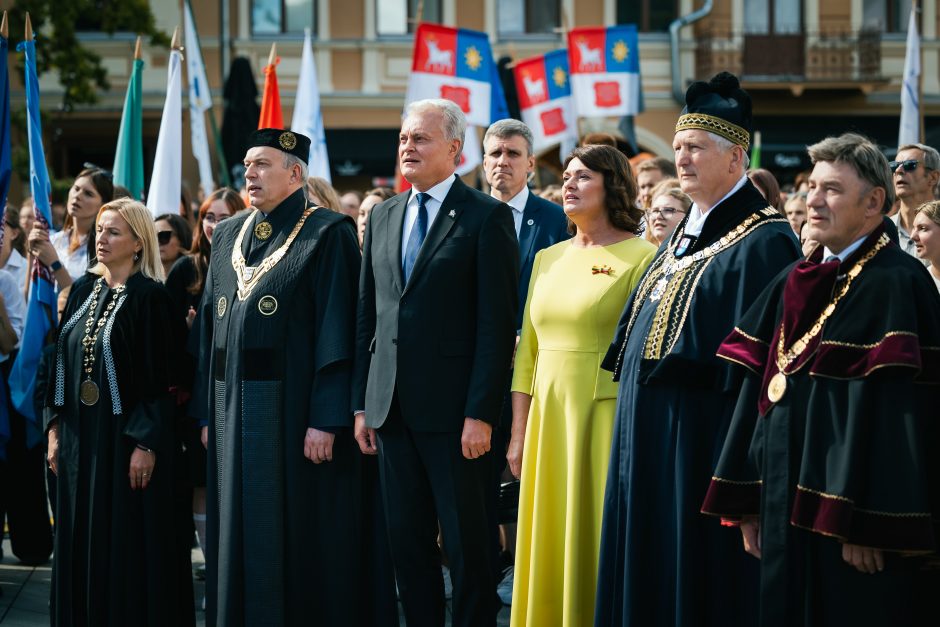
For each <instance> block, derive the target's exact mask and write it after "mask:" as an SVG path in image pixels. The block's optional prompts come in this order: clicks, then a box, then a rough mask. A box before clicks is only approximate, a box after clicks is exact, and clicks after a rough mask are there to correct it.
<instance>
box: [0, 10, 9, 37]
mask: <svg viewBox="0 0 940 627" xmlns="http://www.w3.org/2000/svg"><path fill="white" fill-rule="evenodd" d="M0 35H2V36H3V38H4V39H9V38H10V24H9V23H8V21H7V12H6V11H4V12H3V22H2V23H0Z"/></svg>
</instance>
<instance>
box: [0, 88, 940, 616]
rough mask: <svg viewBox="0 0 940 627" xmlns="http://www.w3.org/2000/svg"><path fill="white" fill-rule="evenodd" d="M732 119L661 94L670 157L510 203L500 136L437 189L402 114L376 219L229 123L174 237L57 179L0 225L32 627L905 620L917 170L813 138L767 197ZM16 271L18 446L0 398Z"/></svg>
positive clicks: (926, 350) (612, 168)
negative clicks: (46, 286)
mask: <svg viewBox="0 0 940 627" xmlns="http://www.w3.org/2000/svg"><path fill="white" fill-rule="evenodd" d="M750 102H751V101H750V97H749V96H748V94H747V93H746V92H745V91H744V90H743V89H742V88H741V87H740V85H739V84H738V81H737V79H736V78H735V77H734V76H732V75H730V74H727V73H722V74H719V75H718V76H716V77H714V78H713V79H712V80H711V81H709V82H696V83H694V84H693V85H692V86H691V87H690V88H689V90H688V92H687V94H686V106H685V108H684V109H683V112H682V115H681V116H680V118H679V119H678V121H677V123H676V132H675V137H674V141H673V150H674V153H673V155H672V159H669V158H664V157H655V158H652V159H646V160H642V161H639V162H636V163H631V161H630V160H628V159H627V157H626V156H625V155H624V154H623V153H621V152H620V151H619V150H618V149H617V147H616V142H615V141H614V140H613V138H612V137H611V138H604V137H603V136H602V137H600V138H598V137H595V138H593V139H591V140H590V141H587V140H585V141H584V142H583V143H582V145H581V146H579V147H578V148H576V149H575V150H574V151H573V152H571V153H570V154H569V155H566V156H565V158H564V160H563V164H562V167H563V172H562V174H561V177H560V178H561V183H560V184H559V185H548V186H546V187H544V188H542V189H535V188H531V187H530V184H531V182H532V179H533V177H534V172H535V169H536V159H535V154H534V152H533V149H532V143H533V137H532V133H531V131H530V130H529V128H528V127H527V126H526V125H525V124H523V123H522V122H520V121H518V120H512V119H507V120H501V121H498V122H496V123H494V124H493V125H492V126H491V127H490V128H488V129H487V131H486V133H485V136H484V139H483V172H484V175H485V179H486V183H487V188H488V190H489V193H488V194H485V193H483V192H481V191H478V190H476V189H473V188H471V187H469V186H468V185H466V184H465V183H464V182H463V181H462V180H461V179H460V177H457V176H456V175H455V170H456V166H457V164H458V162H459V158H460V154H461V150H462V144H463V138H464V134H465V130H466V119H465V118H464V115H463V113H462V112H461V110H460V108H459V107H458V106H456V105H455V104H454V103H451V102H449V101H446V100H424V101H419V102H415V103H411V104H410V105H409V106H408V107H407V108H406V110H405V113H404V116H403V121H402V128H401V132H400V136H399V146H398V158H399V168H400V171H401V174H402V176H403V177H404V179H405V180H406V181H407V182H408V183H409V184H410V186H411V187H410V189H409V190H407V191H405V192H403V193H400V194H395V192H393V191H392V190H390V189H386V188H376V189H371V190H368V191H366V192H364V193H361V192H358V191H350V192H346V193H342V194H340V193H338V192H337V191H336V190H335V189H334V188H333V187H332V186H331V185H330V184H329V183H328V182H327V181H325V180H323V179H318V178H315V177H309V176H308V172H307V158H308V154H309V146H310V140H309V138H307V137H304V136H303V135H300V134H297V133H293V132H291V131H288V130H284V129H261V130H258V131H255V132H254V133H252V135H251V137H250V138H249V148H248V150H247V153H246V155H245V159H244V167H245V184H244V187H243V188H242V189H240V190H234V189H228V188H222V189H218V190H216V191H214V192H212V193H211V194H209V195H207V196H206V197H205V198H204V199H203V200H202V202H201V203H199V204H198V207H197V206H195V205H193V204H192V203H191V202H190V200H189V198H188V195H187V194H186V193H185V192H184V193H182V194H181V207H180V211H179V213H178V214H175V213H174V214H164V215H160V216H157V217H156V218H154V216H152V215H151V213H150V212H149V211H148V210H147V209H146V207H144V205H142V204H141V203H140V202H138V201H137V200H133V199H131V198H128V197H127V194H126V191H125V190H123V189H121V188H119V187H118V186H115V185H114V182H113V180H112V176H111V174H110V172H108V171H107V170H104V169H102V168H99V167H94V166H91V165H90V164H86V166H87V167H86V168H85V169H83V170H82V171H81V172H80V173H79V174H78V176H77V177H76V179H75V182H74V184H73V185H72V187H71V189H70V191H69V194H68V201H67V203H65V206H64V208H65V212H64V215H61V216H58V217H56V218H55V220H56V221H57V220H60V219H61V225H60V228H58V229H57V230H52V231H50V229H49V228H48V226H47V225H45V224H44V223H43V221H34V220H33V212H32V207H31V203H30V201H29V199H27V201H25V202H24V204H23V207H22V208H15V207H8V208H7V209H6V211H5V213H4V226H3V228H4V237H3V244H2V247H0V373H2V374H3V382H2V385H0V392H2V394H0V406H2V407H0V419H2V418H4V416H5V417H6V419H5V420H0V443H2V444H3V445H4V447H3V451H2V452H3V453H4V454H5V456H4V457H3V458H2V459H0V519H2V517H3V516H5V517H6V520H7V523H8V528H9V534H10V539H11V542H12V550H13V553H14V554H15V556H16V557H17V558H18V559H19V560H20V561H22V562H23V563H25V564H40V563H44V562H46V561H47V560H49V559H50V556H51V557H52V558H53V560H54V562H53V581H52V597H51V599H50V612H51V624H52V625H57V626H59V627H65V626H72V625H88V626H92V625H94V626H103V625H114V626H118V625H120V626H126V625H154V626H165V625H180V626H185V625H194V624H195V612H196V611H197V608H201V610H204V611H205V612H206V624H209V625H219V626H222V625H225V626H238V625H245V626H248V625H285V626H287V625H306V624H318V625H343V626H347V625H353V626H355V625H363V626H386V625H388V626H390V625H398V624H399V604H400V606H401V611H402V612H403V614H404V617H405V621H406V623H407V624H408V625H409V626H442V625H443V624H444V621H445V615H446V614H447V609H446V604H447V599H450V602H451V610H450V614H451V617H452V618H451V620H452V623H453V624H454V625H460V626H465V627H480V626H485V625H494V624H495V617H496V613H497V611H498V609H499V607H500V605H501V603H502V604H506V605H510V606H511V624H512V625H514V626H520V627H521V626H524V625H529V626H536V627H542V626H552V625H559V626H566V627H580V626H588V625H596V626H597V627H607V626H611V625H634V626H640V625H676V626H680V625H763V626H770V625H781V626H783V625H787V626H795V625H805V626H816V625H833V624H842V623H844V622H849V621H851V622H852V623H854V624H859V625H882V624H892V625H914V624H917V622H916V621H917V620H918V618H919V617H922V616H925V615H927V614H925V612H933V613H935V611H934V610H933V609H932V608H933V604H934V603H935V602H934V601H933V597H934V596H935V595H934V594H932V592H931V591H934V592H935V591H936V590H937V589H938V586H940V568H938V565H940V562H938V559H937V551H938V548H940V547H938V544H937V543H938V541H940V535H938V531H940V530H938V526H937V520H938V519H940V462H938V461H937V460H936V459H935V457H936V456H933V455H931V453H930V451H931V450H933V448H935V445H936V444H938V442H940V440H938V436H940V427H938V425H937V424H936V421H935V420H933V413H935V411H936V409H935V408H936V406H937V401H938V400H940V395H938V390H940V388H938V387H937V386H938V385H940V360H938V355H940V200H937V198H938V195H937V190H938V186H940V154H938V153H937V151H936V150H935V149H933V148H931V147H929V146H926V145H924V144H910V145H905V146H901V147H899V149H898V151H897V155H896V157H895V160H893V161H890V162H889V161H888V160H887V158H886V157H885V156H884V155H883V153H882V152H881V150H880V149H879V148H878V147H877V146H876V145H875V144H873V143H872V142H871V141H870V140H868V139H867V138H865V137H862V136H860V135H856V134H851V133H847V134H843V135H840V136H837V137H828V138H824V139H821V141H820V142H818V143H816V144H814V145H813V146H810V147H808V155H809V157H810V159H811V161H812V163H813V168H812V169H811V170H810V171H809V172H808V173H806V174H805V175H801V176H800V177H798V179H797V181H795V182H794V184H793V185H792V186H791V185H786V186H783V187H781V186H780V185H779V184H778V181H777V180H776V179H775V178H774V176H773V174H772V173H771V172H769V171H767V170H763V169H752V168H750V167H749V158H748V150H749V148H750V132H751V126H752V111H751V104H750ZM589 139H590V138H589ZM57 215H58V214H57ZM54 226H59V225H58V224H55V225H54ZM34 261H35V262H38V263H39V264H41V265H43V266H45V267H46V268H48V269H49V271H50V273H51V275H52V277H53V278H54V281H55V285H56V291H57V293H58V295H59V312H58V313H59V317H58V319H59V325H58V328H57V329H56V330H55V332H54V334H52V336H51V337H49V338H48V339H47V342H46V348H45V350H44V352H43V356H42V361H41V365H40V371H39V374H38V377H37V386H36V387H37V392H36V399H35V404H36V408H35V409H36V414H37V415H38V416H41V419H40V421H39V425H38V426H35V425H31V422H30V421H29V420H28V419H26V418H24V417H23V416H22V415H20V414H19V413H18V412H17V410H16V408H15V407H14V405H13V403H12V401H11V400H10V398H9V393H8V390H7V387H6V379H7V377H8V376H9V370H10V368H9V365H10V363H11V362H12V361H13V358H15V355H16V352H17V348H18V342H19V339H20V337H21V336H22V331H23V324H24V320H25V318H26V303H27V294H28V290H29V284H30V283H29V274H30V267H31V265H32V263H33V262H34ZM44 468H45V470H44ZM515 486H517V487H515ZM47 490H48V491H47ZM50 507H51V511H52V512H53V521H54V525H50V520H49V515H48V512H49V510H50ZM194 537H195V538H196V539H197V541H198V545H199V546H200V547H201V549H202V551H203V553H204V555H205V564H206V566H205V574H204V576H205V578H206V588H205V590H206V593H205V599H201V598H200V599H197V598H194V594H193V585H192V577H193V572H192V564H191V548H192V546H193V541H194ZM755 558H758V559H755ZM200 576H202V575H201V573H200ZM931 615H932V614H931Z"/></svg>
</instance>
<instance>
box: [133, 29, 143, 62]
mask: <svg viewBox="0 0 940 627" xmlns="http://www.w3.org/2000/svg"><path fill="white" fill-rule="evenodd" d="M142 58H143V57H142V56H141V53H140V35H137V43H136V44H134V60H135V61H140V60H141V59H142Z"/></svg>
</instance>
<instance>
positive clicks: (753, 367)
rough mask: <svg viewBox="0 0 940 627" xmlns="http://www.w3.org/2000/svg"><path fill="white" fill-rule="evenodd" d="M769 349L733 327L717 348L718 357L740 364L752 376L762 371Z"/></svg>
mask: <svg viewBox="0 0 940 627" xmlns="http://www.w3.org/2000/svg"><path fill="white" fill-rule="evenodd" d="M769 351H770V347H769V346H768V345H767V344H766V343H764V342H761V341H760V340H758V339H757V338H754V337H751V336H749V335H746V334H745V333H744V332H743V331H741V329H739V328H737V327H735V328H734V330H733V331H731V333H729V334H728V337H727V338H725V341H724V342H722V344H721V346H719V347H718V353H717V354H718V356H719V357H721V358H723V359H727V360H729V361H733V362H734V363H736V364H741V365H742V366H744V367H745V368H747V369H748V370H750V371H751V372H753V373H754V374H761V373H762V372H763V371H764V364H765V363H767V356H768V354H769Z"/></svg>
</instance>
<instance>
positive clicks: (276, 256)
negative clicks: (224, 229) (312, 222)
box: [232, 207, 316, 300]
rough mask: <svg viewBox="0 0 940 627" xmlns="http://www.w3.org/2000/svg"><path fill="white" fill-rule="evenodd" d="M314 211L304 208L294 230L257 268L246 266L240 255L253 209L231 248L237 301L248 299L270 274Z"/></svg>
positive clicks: (253, 215)
mask: <svg viewBox="0 0 940 627" xmlns="http://www.w3.org/2000/svg"><path fill="white" fill-rule="evenodd" d="M315 210H316V207H309V208H305V209H304V213H303V215H301V216H300V220H298V221H297V224H295V225H294V228H293V229H292V230H291V232H290V234H289V235H288V236H287V239H286V240H285V241H284V243H283V244H281V246H280V247H279V248H278V249H277V250H275V251H274V252H273V253H271V254H270V255H268V256H267V257H265V258H264V261H262V262H261V264H259V265H257V266H246V265H245V255H243V254H242V240H244V239H245V233H247V232H248V227H249V226H250V225H251V224H252V223H253V222H254V220H255V215H256V214H257V213H258V210H257V209H255V210H254V211H252V212H251V215H250V216H248V219H247V220H245V223H244V224H242V228H241V231H239V232H238V237H237V238H236V239H235V246H234V247H233V248H232V269H233V270H235V277H236V280H237V281H238V300H245V299H246V298H248V296H250V295H251V292H252V290H254V289H255V286H256V285H257V284H258V282H259V281H260V280H261V278H262V277H263V276H264V275H266V274H267V273H268V272H270V271H271V269H272V268H274V266H276V265H277V264H278V262H279V261H280V260H281V259H283V258H284V255H286V254H287V249H288V248H290V245H291V244H293V243H294V240H295V239H296V238H297V235H298V234H300V229H301V228H303V225H304V222H306V221H307V218H308V217H309V216H310V214H311V213H313V212H314V211H315Z"/></svg>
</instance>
